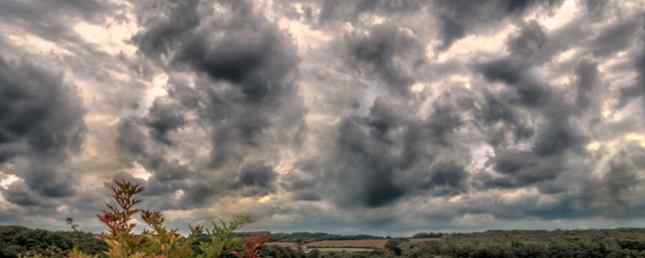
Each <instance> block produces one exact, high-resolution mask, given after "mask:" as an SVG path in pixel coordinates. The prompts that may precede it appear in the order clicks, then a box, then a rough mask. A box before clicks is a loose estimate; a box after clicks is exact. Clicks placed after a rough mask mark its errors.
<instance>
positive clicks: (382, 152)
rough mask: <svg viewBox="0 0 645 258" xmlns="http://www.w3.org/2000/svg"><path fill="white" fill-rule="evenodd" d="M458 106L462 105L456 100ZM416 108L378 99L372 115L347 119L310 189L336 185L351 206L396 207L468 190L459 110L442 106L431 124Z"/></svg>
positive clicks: (340, 197)
mask: <svg viewBox="0 0 645 258" xmlns="http://www.w3.org/2000/svg"><path fill="white" fill-rule="evenodd" d="M454 102H458V101H454ZM410 108H412V107H410V106H406V105H405V104H402V103H399V102H397V101H391V100H388V99H386V98H379V99H377V100H376V101H375V102H374V104H373V106H372V107H371V108H370V110H369V114H368V115H367V116H358V115H354V116H349V117H346V118H344V119H343V120H342V121H341V122H340V124H339V126H338V129H337V130H338V131H337V132H336V139H335V142H334V144H333V145H332V146H331V147H330V148H329V149H327V150H323V151H324V152H325V153H326V154H325V155H327V157H326V158H325V157H323V159H322V160H321V162H322V163H318V166H319V167H306V168H304V169H305V170H306V171H310V172H312V171H311V170H313V171H316V170H318V173H320V174H318V176H319V177H320V178H318V180H323V181H324V182H326V183H324V185H323V186H319V185H309V186H308V187H306V188H305V189H306V190H310V189H311V188H314V187H322V188H323V189H320V188H318V189H320V191H323V192H326V191H325V189H324V188H325V187H329V186H332V185H333V186H334V188H333V191H332V192H330V193H331V195H332V196H333V198H334V200H335V202H336V203H338V204H339V205H341V206H345V207H355V206H358V207H367V208H376V207H382V206H387V205H391V204H392V203H394V202H397V201H399V200H400V199H402V198H404V197H407V196H414V195H417V194H419V193H420V192H423V193H426V192H429V193H432V194H435V195H443V194H456V193H459V192H463V191H464V188H465V185H464V180H465V179H466V177H467V175H466V173H465V172H464V165H465V163H466V162H467V161H466V160H467V159H468V158H467V156H468V154H465V155H464V153H461V151H463V150H462V149H460V146H458V144H455V143H454V142H452V140H451V139H452V138H453V134H454V133H455V131H456V130H457V129H459V128H460V127H461V125H462V118H461V115H460V114H459V113H457V110H458V108H459V107H456V106H450V105H448V104H446V105H445V106H443V105H440V104H437V105H436V107H435V112H434V113H433V114H432V115H431V116H430V117H429V118H428V119H427V120H419V119H417V118H415V117H414V115H413V113H411V110H410ZM451 152H452V153H459V154H462V155H463V156H462V157H463V158H464V159H462V160H460V161H455V160H450V159H448V160H444V159H445V158H449V157H450V154H448V153H451Z"/></svg>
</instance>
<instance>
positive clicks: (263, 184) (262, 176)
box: [237, 163, 276, 195]
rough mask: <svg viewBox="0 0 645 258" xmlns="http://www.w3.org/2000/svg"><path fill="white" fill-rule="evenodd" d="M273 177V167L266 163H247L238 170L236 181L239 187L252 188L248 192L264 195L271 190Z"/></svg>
mask: <svg viewBox="0 0 645 258" xmlns="http://www.w3.org/2000/svg"><path fill="white" fill-rule="evenodd" d="M275 177H276V175H275V171H273V168H272V167H270V166H267V165H266V164H262V163H255V164H248V165H245V166H244V167H242V169H241V170H240V174H239V176H238V178H237V183H238V185H239V186H241V187H250V188H252V189H251V192H250V193H249V194H260V195H264V194H266V193H268V192H270V191H273V183H274V181H275Z"/></svg>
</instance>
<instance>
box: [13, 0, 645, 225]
mask: <svg viewBox="0 0 645 258" xmlns="http://www.w3.org/2000/svg"><path fill="white" fill-rule="evenodd" d="M0 49H2V50H3V51H2V52H0V224H19V225H25V226H29V227H36V228H45V229H51V230H61V229H66V228H67V226H66V224H65V218H67V217H72V218H74V220H75V222H76V223H77V224H79V225H80V229H81V230H85V231H92V232H100V231H102V226H101V225H100V223H99V221H98V219H96V216H95V215H96V214H97V213H99V212H100V211H101V209H102V208H103V205H104V204H105V202H107V201H109V199H108V197H109V191H108V189H106V188H105V184H106V183H109V182H111V181H112V180H113V179H115V178H122V179H127V180H130V181H133V182H137V183H139V184H142V185H143V186H144V187H145V192H144V193H142V195H141V198H142V199H143V200H144V201H143V203H142V207H144V208H147V209H154V210H159V211H162V212H163V214H164V215H165V216H166V218H167V219H168V223H169V225H170V226H171V227H176V228H179V229H180V230H182V231H186V230H187V229H188V225H189V224H198V223H206V222H208V221H209V220H213V219H216V218H224V219H226V218H231V217H233V216H236V215H240V214H249V215H251V216H253V217H254V218H255V221H254V222H253V223H252V224H250V225H247V229H249V230H271V231H280V232H290V231H322V232H331V233H342V234H350V233H368V234H380V235H407V234H412V233H415V232H422V231H442V232H453V231H479V230H487V229H555V228H598V227H601V228H605V227H643V226H645V198H643V197H644V196H645V99H644V97H645V3H644V2H643V1H630V0H615V1H604V0H544V1H537V0H515V1H513V0H490V1H469V0H434V1H422V0H393V1H387V0H350V1H344V0H285V1H281V0H257V1H241V0H240V1H238V0H218V1H211V0H183V1H179V0H136V1H135V0H48V1H37V0H3V1H0Z"/></svg>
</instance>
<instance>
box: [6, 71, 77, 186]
mask: <svg viewBox="0 0 645 258" xmlns="http://www.w3.org/2000/svg"><path fill="white" fill-rule="evenodd" d="M0 92H1V94H0V103H1V104H0V117H2V119H0V154H1V155H0V162H1V163H0V164H3V165H8V166H9V172H10V173H13V174H15V175H16V176H18V177H20V178H22V179H24V180H25V183H26V185H27V186H28V189H29V190H33V191H36V192H37V193H38V194H41V195H43V196H46V197H63V196H68V195H71V194H72V192H73V187H74V180H73V179H72V178H71V176H70V175H71V173H70V172H69V171H65V170H66V168H65V167H64V163H65V160H66V159H67V158H68V156H69V155H71V154H73V153H76V152H78V151H79V149H80V146H81V144H82V141H83V139H84V135H85V131H86V129H85V124H84V121H83V115H84V108H83V106H82V103H81V101H80V99H79V97H78V96H76V93H75V92H74V89H73V88H72V87H71V86H69V85H66V84H65V83H64V82H63V80H62V78H61V77H60V76H58V75H54V74H51V73H50V72H48V71H46V70H44V69H43V68H41V67H38V66H35V65H33V64H30V63H28V62H26V61H20V62H19V61H10V60H5V59H0Z"/></svg>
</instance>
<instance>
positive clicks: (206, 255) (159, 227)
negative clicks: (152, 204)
mask: <svg viewBox="0 0 645 258" xmlns="http://www.w3.org/2000/svg"><path fill="white" fill-rule="evenodd" d="M110 188H111V190H112V199H113V200H114V202H115V203H114V204H107V209H106V210H104V211H103V212H102V213H101V214H99V215H98V218H99V220H100V221H101V222H102V223H103V224H104V225H105V226H106V228H107V232H106V233H104V234H102V235H101V236H100V237H99V238H100V239H101V240H103V241H105V243H106V244H107V247H108V248H107V251H105V252H104V254H103V256H106V257H109V258H148V257H149V258H184V257H197V258H220V257H237V258H257V257H259V252H260V249H261V248H262V246H263V244H264V243H265V242H266V241H268V237H266V236H248V237H245V238H241V237H237V236H236V234H235V230H237V229H239V227H240V226H241V225H243V224H245V223H247V222H249V219H248V217H238V218H236V219H234V220H232V221H229V222H226V221H219V222H215V223H213V224H212V227H211V228H206V227H203V226H196V227H191V234H190V235H189V236H187V237H184V236H182V235H181V234H179V233H178V232H177V230H175V229H168V228H166V226H165V224H164V223H165V218H164V216H163V215H162V214H161V213H160V212H158V211H148V210H142V209H138V208H137V207H136V206H137V204H139V203H140V202H141V200H138V199H136V198H135V196H136V195H137V194H139V193H141V192H142V191H143V187H142V186H140V185H136V184H132V183H130V182H128V181H123V180H116V181H114V183H113V184H112V185H111V186H110ZM136 215H139V216H140V217H141V219H142V220H143V221H144V222H145V224H146V225H147V226H148V229H145V230H144V231H143V232H142V233H141V234H134V233H132V230H133V229H134V227H135V226H136V225H135V224H134V223H133V222H132V221H133V218H134V216H136ZM99 256H101V255H89V254H87V253H85V252H83V251H82V250H80V249H75V250H73V251H72V252H71V253H70V254H69V257H70V258H90V257H99Z"/></svg>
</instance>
